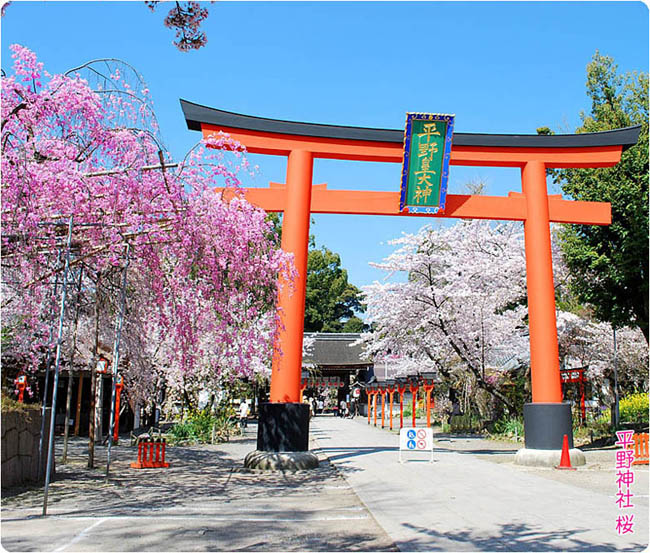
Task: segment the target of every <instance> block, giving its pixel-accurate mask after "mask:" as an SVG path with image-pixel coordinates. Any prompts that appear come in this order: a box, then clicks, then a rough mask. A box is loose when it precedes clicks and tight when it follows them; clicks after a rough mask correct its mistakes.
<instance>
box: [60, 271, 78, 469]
mask: <svg viewBox="0 0 650 553" xmlns="http://www.w3.org/2000/svg"><path fill="white" fill-rule="evenodd" d="M82 279H83V268H82V269H81V270H80V271H79V285H78V286H77V305H76V306H75V307H76V309H75V313H74V331H73V332H72V348H71V350H70V365H69V368H68V390H67V392H68V393H67V394H66V398H65V428H64V430H63V458H62V459H61V462H62V463H64V464H65V463H66V462H67V461H68V437H69V436H70V411H71V404H72V381H73V380H74V370H73V368H74V357H75V353H76V350H77V330H78V328H79V308H80V303H81V301H80V299H81V281H82ZM80 386H81V384H80Z"/></svg>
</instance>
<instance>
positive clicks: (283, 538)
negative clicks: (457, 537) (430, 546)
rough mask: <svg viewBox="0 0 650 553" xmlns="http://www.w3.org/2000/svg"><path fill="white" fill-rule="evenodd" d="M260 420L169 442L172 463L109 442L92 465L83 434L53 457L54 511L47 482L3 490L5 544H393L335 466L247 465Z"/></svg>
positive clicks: (265, 547) (124, 547)
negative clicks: (187, 443) (136, 465)
mask: <svg viewBox="0 0 650 553" xmlns="http://www.w3.org/2000/svg"><path fill="white" fill-rule="evenodd" d="M255 431H256V427H254V426H252V425H251V426H250V427H249V429H248V432H247V434H246V436H244V437H243V438H241V437H240V438H235V439H233V440H231V441H230V442H229V443H226V444H221V445H215V446H198V447H170V448H168V450H167V451H168V460H169V462H170V464H171V467H170V468H169V469H148V470H134V469H130V468H129V467H128V465H129V463H130V462H131V461H133V460H135V457H136V456H137V450H136V449H135V448H131V447H125V446H118V447H114V448H113V449H112V453H111V455H112V459H115V461H114V462H111V478H110V481H109V483H106V481H105V478H104V472H103V471H104V468H105V463H106V448H101V447H98V448H96V451H97V452H98V453H99V455H98V466H99V467H101V470H100V469H97V470H94V471H88V470H87V469H86V468H85V467H86V463H87V459H86V457H85V455H84V451H85V441H81V440H76V441H75V442H74V444H73V447H72V455H71V457H70V459H71V463H70V464H68V465H66V466H64V465H61V464H59V465H58V467H57V470H58V475H57V478H56V481H55V482H53V483H52V485H51V486H50V492H49V501H48V504H49V506H48V516H47V517H46V518H43V517H41V516H40V515H41V512H42V502H43V493H42V488H38V489H34V490H31V491H27V492H23V493H19V494H16V495H12V494H11V493H3V501H2V526H1V534H2V546H3V547H4V548H5V549H6V550H7V551H244V550H245V551H395V550H396V549H395V546H394V544H393V542H392V540H391V539H390V537H389V536H388V535H387V534H386V532H384V531H383V530H382V528H381V527H380V526H379V525H378V524H377V523H376V521H375V520H374V518H373V517H372V515H371V514H370V513H369V512H368V510H367V508H366V507H365V506H364V505H363V504H362V503H361V502H360V501H359V498H358V497H357V496H356V494H355V493H354V491H352V490H351V488H350V486H349V485H348V484H347V483H346V482H345V480H344V479H343V478H342V477H341V476H340V474H339V473H338V471H337V470H336V469H335V468H334V467H333V466H332V465H330V464H329V463H328V462H327V460H326V459H325V458H322V462H321V465H320V467H319V468H318V469H316V470H313V471H305V472H298V473H281V472H271V473H268V472H256V471H255V472H253V471H247V470H244V469H243V459H244V457H245V455H246V454H247V453H248V452H249V451H251V450H253V449H255V439H254V436H255Z"/></svg>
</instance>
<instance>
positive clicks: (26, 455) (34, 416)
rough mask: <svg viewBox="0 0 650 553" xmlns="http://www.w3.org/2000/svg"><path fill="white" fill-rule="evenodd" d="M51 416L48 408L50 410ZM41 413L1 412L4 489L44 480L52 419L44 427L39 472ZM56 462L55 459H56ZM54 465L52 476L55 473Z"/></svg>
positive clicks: (35, 410)
mask: <svg viewBox="0 0 650 553" xmlns="http://www.w3.org/2000/svg"><path fill="white" fill-rule="evenodd" d="M48 414H49V409H48ZM41 417H42V416H41V412H40V411H39V410H37V409H26V410H24V411H2V425H1V427H2V441H1V443H0V447H1V448H2V487H3V488H9V487H13V486H21V485H24V484H30V483H31V484H35V483H38V482H43V481H44V479H45V465H46V464H47V436H48V435H49V424H48V423H49V416H48V417H47V418H48V420H47V421H46V424H45V441H44V443H43V460H42V463H41V473H40V475H39V473H38V443H39V438H40V434H41ZM53 461H54V460H53ZM54 472H55V471H54V462H53V466H52V474H54Z"/></svg>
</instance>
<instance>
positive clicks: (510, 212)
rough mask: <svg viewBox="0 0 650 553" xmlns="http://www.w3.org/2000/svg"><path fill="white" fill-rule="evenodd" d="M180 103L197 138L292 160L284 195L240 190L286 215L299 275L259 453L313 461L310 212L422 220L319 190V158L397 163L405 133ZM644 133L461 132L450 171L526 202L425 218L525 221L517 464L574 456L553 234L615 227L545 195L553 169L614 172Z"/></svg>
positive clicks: (453, 201)
mask: <svg viewBox="0 0 650 553" xmlns="http://www.w3.org/2000/svg"><path fill="white" fill-rule="evenodd" d="M181 105H182V107H183V111H184V112H185V118H186V121H187V125H188V127H189V128H190V129H192V130H201V131H202V132H203V134H204V136H206V137H207V136H209V135H211V134H214V133H216V132H219V131H224V132H227V133H229V134H230V135H231V136H232V138H234V139H235V140H238V141H239V142H240V143H241V144H243V145H244V146H246V148H247V150H248V151H249V152H251V153H259V154H268V155H283V156H284V155H286V156H288V168H287V182H286V185H277V184H276V185H274V184H272V185H271V187H270V188H254V189H247V190H246V191H245V193H246V198H247V199H248V201H250V202H251V203H253V204H255V205H257V206H259V207H262V208H263V209H265V210H267V211H284V222H283V230H282V248H283V249H284V250H285V251H287V252H290V253H293V255H294V261H295V267H296V270H297V273H298V274H297V276H296V278H295V280H294V282H293V289H292V287H291V286H290V285H288V283H283V284H284V286H283V288H282V290H281V291H280V295H279V309H280V317H281V321H282V326H281V328H280V330H279V338H278V341H277V343H276V348H275V353H274V359H273V366H272V376H271V398H270V399H271V403H268V404H265V406H262V407H263V409H261V410H260V426H259V430H258V442H257V443H258V449H261V450H263V451H306V450H307V449H308V448H307V446H308V432H309V414H308V407H307V406H306V405H302V404H300V403H298V402H299V398H300V376H301V368H302V367H301V365H302V337H303V323H304V306H305V286H306V272H307V248H308V242H309V218H310V214H311V213H350V214H366V215H397V216H403V215H406V216H415V215H414V214H409V213H404V212H402V211H400V209H399V205H400V198H399V192H363V191H352V190H327V188H326V185H317V186H312V167H313V160H314V159H315V158H325V159H348V160H358V161H380V162H393V163H400V162H401V161H402V155H403V138H404V132H403V131H401V130H388V129H368V128H359V127H343V126H336V125H317V124H312V123H298V122H291V121H280V120H275V119H262V118H257V117H250V116H246V115H240V114H236V113H230V112H226V111H221V110H216V109H213V108H206V107H204V106H200V105H197V104H191V103H189V102H185V101H183V100H181ZM639 132H640V127H639V126H637V127H629V128H626V129H617V130H614V131H607V132H601V133H584V134H578V135H486V134H469V133H465V134H463V133H454V136H453V145H452V150H451V158H450V164H451V165H469V166H488V167H518V168H520V169H521V175H522V193H510V194H509V195H508V196H507V197H490V196H466V195H453V194H449V195H448V196H447V205H446V208H445V212H444V213H442V214H440V213H439V214H436V215H420V216H433V217H455V218H477V219H495V220H512V221H523V223H524V234H525V247H526V279H527V287H528V318H529V334H530V362H531V387H532V395H533V398H532V400H533V401H532V403H529V404H526V405H525V406H524V427H525V428H524V430H525V445H526V447H525V449H523V450H520V452H518V454H517V458H518V459H516V461H518V462H521V463H522V464H557V463H558V462H559V459H560V452H561V449H562V442H563V436H564V435H565V434H566V435H567V436H568V438H569V445H570V447H572V446H573V432H572V420H571V406H570V404H569V403H564V402H563V401H562V384H561V377H560V367H559V356H558V343H557V327H556V318H555V290H554V286H553V265H552V257H551V236H550V227H549V225H550V223H551V222H557V223H576V224H586V225H593V224H595V225H608V224H610V223H611V209H610V205H609V204H608V203H604V202H579V201H567V200H563V199H562V198H561V197H558V196H548V194H547V190H546V169H547V168H568V167H578V168H579V167H611V166H613V165H616V164H617V163H618V162H619V161H620V158H621V152H622V151H623V148H627V147H630V146H632V145H634V144H636V142H637V140H638V137H639ZM574 451H575V452H577V453H580V454H581V455H582V453H581V452H579V451H578V450H573V449H572V455H571V462H572V464H584V456H583V457H582V460H581V459H579V458H577V459H574V455H573V452H574ZM522 452H523V455H520V454H521V453H522ZM528 454H530V455H528ZM554 456H556V457H557V460H554Z"/></svg>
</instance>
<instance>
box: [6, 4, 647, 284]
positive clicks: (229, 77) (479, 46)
mask: <svg viewBox="0 0 650 553" xmlns="http://www.w3.org/2000/svg"><path fill="white" fill-rule="evenodd" d="M205 5H206V6H207V7H208V8H209V10H210V16H209V17H208V19H207V20H206V22H205V23H204V25H203V28H204V30H205V31H206V33H207V35H208V44H207V46H206V47H204V48H202V49H201V50H199V51H193V52H188V53H183V52H179V51H178V50H177V49H176V48H175V47H174V46H173V45H172V44H171V42H172V38H173V36H172V32H171V31H170V30H168V29H167V28H165V27H164V26H163V24H162V20H163V18H164V15H165V14H166V12H167V11H168V9H169V5H167V6H165V4H162V5H159V7H158V9H157V12H156V13H155V14H152V13H151V12H150V11H149V10H148V9H147V8H146V7H145V5H144V2H140V1H135V2H49V1H48V2H17V1H14V2H12V4H11V5H10V6H8V7H7V11H6V15H5V17H4V18H3V19H2V22H1V25H2V51H1V53H2V67H3V68H4V69H5V70H9V69H10V66H11V58H10V56H9V50H8V46H9V45H10V44H13V43H20V44H22V45H24V46H27V47H29V48H31V49H32V50H34V51H35V52H36V53H37V54H38V56H39V58H40V60H41V61H43V62H44V63H45V68H46V69H47V70H48V71H49V72H50V73H57V72H62V71H65V70H67V69H70V68H71V67H74V66H76V65H79V64H80V63H82V62H84V61H87V60H89V59H93V58H99V57H115V58H120V59H123V60H124V61H127V62H129V63H130V64H131V65H133V66H135V67H136V68H137V69H138V70H139V71H140V72H141V73H142V74H143V75H144V78H145V80H146V81H147V83H148V85H149V88H150V89H151V91H152V94H153V98H154V102H155V108H156V111H157V114H158V119H159V122H160V124H161V128H162V134H163V138H164V139H165V143H166V145H167V147H168V148H169V149H170V151H171V152H172V153H173V155H174V156H175V157H176V158H179V157H181V156H182V155H183V154H184V153H185V151H186V150H187V149H189V148H190V147H191V146H192V145H193V144H194V143H195V142H196V141H197V140H198V139H199V138H200V137H199V133H197V132H193V131H188V130H187V128H186V126H185V121H184V119H183V115H182V112H181V109H180V106H179V103H178V99H179V98H185V99H187V100H190V101H193V102H197V103H201V104H205V105H208V106H212V107H216V108H220V109H225V110H228V111H235V112H239V113H244V114H250V115H258V116H262V117H270V118H279V119H288V120H295V121H308V122H317V123H333V124H340V125H354V126H367V127H381V128H395V129H401V128H403V126H404V119H405V114H406V112H407V111H424V112H442V113H455V114H456V124H455V130H456V131H457V132H486V133H497V132H498V133H523V134H526V133H530V134H535V129H536V128H537V127H540V126H549V127H551V128H553V129H554V130H556V131H558V132H573V131H574V130H575V128H576V127H577V126H579V124H580V118H579V113H580V111H581V110H588V109H589V107H590V106H589V102H588V99H587V97H586V94H585V68H586V65H587V63H589V61H590V59H591V57H592V56H593V54H594V52H595V51H596V50H599V51H600V53H601V54H606V55H609V56H612V57H613V58H614V59H615V61H616V62H617V63H618V65H619V70H620V71H632V70H639V71H646V72H647V71H648V28H649V27H648V8H647V7H646V6H645V5H644V4H643V3H641V2H521V3H520V2H394V3H393V2H376V3H375V2H355V3H353V2H350V3H347V2H322V3H318V2H315V3H307V2H304V3H303V2H250V3H247V2H216V3H215V4H209V3H207V2H206V3H205ZM251 158H252V161H253V162H254V163H257V164H259V165H260V168H261V171H260V174H259V175H258V176H257V177H256V178H255V183H253V184H255V185H257V186H263V185H266V184H267V183H268V181H275V182H284V177H285V166H286V162H285V160H284V158H272V157H265V156H251ZM399 172H400V167H399V165H398V164H379V163H358V162H349V161H348V162H344V161H325V160H317V161H316V165H315V171H314V181H315V182H327V183H328V186H329V187H331V188H349V189H354V188H358V189H367V190H398V189H399ZM479 179H480V180H484V181H485V182H486V183H487V191H488V193H489V194H493V195H505V194H506V193H507V192H508V191H509V190H520V180H519V172H518V171H517V170H515V169H488V168H462V167H458V166H452V167H451V174H450V181H449V192H450V193H462V192H464V183H466V182H467V181H469V180H479ZM314 219H315V222H316V224H315V225H314V226H313V227H312V231H313V232H314V233H315V235H316V240H317V244H318V245H319V246H320V245H322V244H325V245H327V246H328V247H329V248H330V249H332V250H334V251H336V252H338V253H340V254H341V258H342V261H343V265H344V267H345V268H347V269H348V271H349V275H350V281H351V282H353V283H354V284H356V285H358V286H361V285H364V284H369V283H371V282H372V281H373V280H375V279H378V278H382V276H383V275H382V274H381V273H380V272H379V271H376V270H374V269H371V268H370V267H368V262H369V261H379V260H381V259H382V258H383V257H385V256H386V255H387V254H388V253H390V251H391V248H390V247H388V246H387V245H386V241H387V240H389V239H391V238H393V237H396V236H399V235H400V234H401V232H403V231H405V232H415V231H417V229H419V228H420V226H422V225H423V224H424V223H425V222H426V221H425V220H423V219H421V218H416V219H408V218H406V217H399V218H397V217H394V218H393V217H362V216H343V215H316V216H314Z"/></svg>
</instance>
